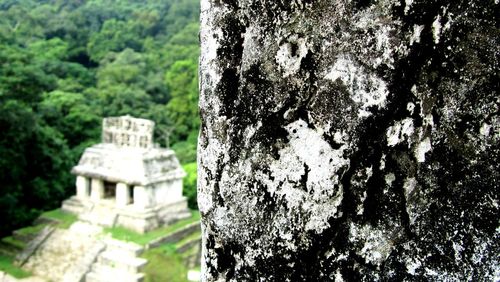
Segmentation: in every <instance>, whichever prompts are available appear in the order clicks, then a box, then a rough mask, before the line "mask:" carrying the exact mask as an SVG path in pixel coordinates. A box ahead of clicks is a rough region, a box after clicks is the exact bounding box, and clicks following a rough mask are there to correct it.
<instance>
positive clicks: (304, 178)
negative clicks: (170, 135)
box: [198, 0, 500, 281]
mask: <svg viewBox="0 0 500 282" xmlns="http://www.w3.org/2000/svg"><path fill="white" fill-rule="evenodd" d="M498 9H499V1H497V0H472V1H430V0H420V1H417V0H405V1H402V0H401V1H390V0H380V1H370V0H363V1H361V0H358V1H331V0H330V1H328V0H294V1H282V0H278V1H275V0H272V1H271V0H259V1H256V0H202V1H201V33H200V38H201V44H202V53H201V59H200V80H201V84H200V85H201V92H200V112H201V119H202V126H201V134H200V138H199V152H198V153H199V176H198V181H199V182H198V190H199V194H198V195H199V196H198V204H199V208H200V211H201V213H202V229H203V245H204V254H203V266H202V269H203V271H202V272H203V280H205V281H333V280H335V281H342V280H346V281H359V280H363V281H374V280H375V281H376V280H384V281H385V280H395V281H400V280H407V281H413V280H422V281H427V280H431V281H434V280H446V281H463V280H474V281H487V280H489V281H491V280H498V279H499V278H500V266H499V261H498V260H499V257H498V254H499V253H500V248H499V245H500V236H499V235H500V234H499V233H500V228H499V218H500V216H499V208H498V196H499V194H500V191H499V190H500V189H499V184H498V181H499V166H498V160H499V159H500V156H499V152H500V150H499V138H500V127H499V126H500V122H499V121H500V118H499V103H500V98H499V95H498V89H499V81H500V79H499V76H498V73H499V54H500V50H499V48H500V47H499V46H500V45H499V27H498V21H497V16H498Z"/></svg>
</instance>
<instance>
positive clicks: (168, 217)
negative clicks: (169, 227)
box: [63, 116, 189, 232]
mask: <svg viewBox="0 0 500 282" xmlns="http://www.w3.org/2000/svg"><path fill="white" fill-rule="evenodd" d="M153 129H154V123H153V122H152V121H149V120H145V119H137V118H132V117H130V116H123V117H112V118H105V119H104V120H103V133H102V136H103V141H102V143H100V144H97V145H94V146H92V147H90V148H87V149H86V150H85V152H84V153H83V155H82V157H81V159H80V161H79V163H78V165H76V166H75V167H74V168H73V170H72V173H73V174H75V175H76V195H75V196H74V197H72V198H70V199H69V200H67V201H65V202H64V203H63V209H64V210H67V211H70V212H74V213H77V214H79V215H80V218H81V219H83V220H86V221H90V222H92V223H97V224H101V225H105V226H114V225H118V226H124V227H127V228H130V229H133V230H136V231H138V232H146V231H148V230H151V229H154V228H157V227H159V226H161V225H164V224H166V223H169V222H172V221H175V220H177V219H180V218H183V217H187V216H189V212H188V209H187V201H186V198H185V197H184V196H182V178H183V177H184V176H185V175H186V173H185V172H184V170H183V169H182V167H181V166H180V164H179V161H178V160H177V158H176V156H175V153H174V151H172V150H169V149H162V148H154V147H153Z"/></svg>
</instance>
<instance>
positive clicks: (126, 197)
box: [116, 183, 131, 207]
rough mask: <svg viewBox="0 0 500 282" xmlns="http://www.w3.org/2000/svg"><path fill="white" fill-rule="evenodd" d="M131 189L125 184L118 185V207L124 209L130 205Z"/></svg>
mask: <svg viewBox="0 0 500 282" xmlns="http://www.w3.org/2000/svg"><path fill="white" fill-rule="evenodd" d="M130 189H131V187H130V186H128V185H127V184H125V183H117V184H116V206H118V207H124V206H127V205H128V204H129V203H130V191H129V190H130Z"/></svg>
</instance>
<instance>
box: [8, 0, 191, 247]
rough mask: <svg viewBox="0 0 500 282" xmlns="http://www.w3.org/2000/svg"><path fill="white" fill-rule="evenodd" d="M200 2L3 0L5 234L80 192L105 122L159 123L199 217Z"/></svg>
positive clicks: (158, 133)
mask: <svg viewBox="0 0 500 282" xmlns="http://www.w3.org/2000/svg"><path fill="white" fill-rule="evenodd" d="M198 21H199V0H162V1H149V0H148V1H144V0H140V1H139V0H137V1H133V0H120V1H109V0H93V1H83V0H47V1H31V0H15V1H14V0H0V218H1V219H0V220H1V224H0V236H1V237H3V236H6V235H8V234H10V232H11V231H12V230H14V229H17V228H20V227H22V226H25V225H29V224H31V222H32V221H33V220H34V219H35V218H36V217H38V216H39V215H40V214H41V213H42V212H43V211H46V210H51V209H54V208H58V207H59V206H60V204H61V201H62V200H64V199H66V198H68V197H69V196H70V195H72V194H74V191H75V188H74V185H75V184H74V181H75V178H74V176H73V175H71V174H70V170H71V167H72V166H74V165H76V164H77V162H78V159H79V158H80V156H81V154H82V152H83V150H84V149H85V148H86V147H89V146H90V145H92V144H95V143H99V142H100V139H101V123H102V118H103V117H109V116H119V115H125V114H129V115H132V116H134V117H140V118H147V119H151V120H153V121H155V122H156V126H155V142H157V143H160V144H159V145H161V146H162V147H171V148H172V149H174V150H175V151H176V153H177V156H178V158H179V160H180V161H181V163H182V165H183V167H184V169H185V170H186V171H187V172H188V176H187V177H186V178H185V179H184V194H185V195H186V196H187V197H188V199H189V206H190V208H192V209H196V142H197V136H198V128H199V119H198V108H197V107H198V106H197V104H198V77H197V72H198V70H197V68H198V66H197V64H198V55H199V44H198V30H199V24H198Z"/></svg>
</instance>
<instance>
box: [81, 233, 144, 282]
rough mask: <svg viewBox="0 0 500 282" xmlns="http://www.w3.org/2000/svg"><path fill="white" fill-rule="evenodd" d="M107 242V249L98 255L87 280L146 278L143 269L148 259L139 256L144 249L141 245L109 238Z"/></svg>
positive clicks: (129, 281) (137, 281)
mask: <svg viewBox="0 0 500 282" xmlns="http://www.w3.org/2000/svg"><path fill="white" fill-rule="evenodd" d="M105 244H106V250H105V251H104V252H102V253H101V254H100V255H99V256H98V258H97V261H96V262H95V263H94V264H93V265H92V267H91V270H90V272H89V273H87V275H86V276H85V281H86V282H108V281H122V282H141V281H143V280H144V274H143V273H141V270H142V269H143V267H144V266H145V265H146V263H147V260H146V259H143V258H139V257H138V256H139V255H140V254H141V253H142V252H143V250H144V249H143V248H142V247H141V246H139V245H137V244H133V243H128V242H123V241H119V240H114V239H107V240H106V241H105Z"/></svg>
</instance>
